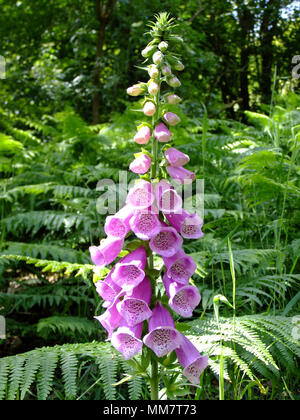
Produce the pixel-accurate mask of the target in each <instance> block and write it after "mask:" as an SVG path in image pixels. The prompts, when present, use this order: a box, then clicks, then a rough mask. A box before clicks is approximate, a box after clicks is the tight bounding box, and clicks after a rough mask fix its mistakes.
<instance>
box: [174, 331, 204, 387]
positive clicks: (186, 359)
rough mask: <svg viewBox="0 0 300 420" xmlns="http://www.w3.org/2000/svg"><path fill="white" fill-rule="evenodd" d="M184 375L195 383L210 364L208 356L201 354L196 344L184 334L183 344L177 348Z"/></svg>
mask: <svg viewBox="0 0 300 420" xmlns="http://www.w3.org/2000/svg"><path fill="white" fill-rule="evenodd" d="M176 354H177V357H178V361H179V363H180V364H181V366H182V367H183V375H184V376H185V377H186V378H187V379H188V380H189V381H190V382H191V383H192V384H194V385H197V384H198V383H199V382H200V375H201V373H202V372H203V370H204V369H205V368H206V367H207V366H208V357H207V356H201V354H200V353H199V351H198V350H197V349H196V347H195V346H194V344H193V343H192V342H191V341H190V340H189V339H188V338H187V337H185V336H184V335H183V334H182V344H181V346H180V347H179V349H176Z"/></svg>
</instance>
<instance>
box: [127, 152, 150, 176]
mask: <svg viewBox="0 0 300 420" xmlns="http://www.w3.org/2000/svg"><path fill="white" fill-rule="evenodd" d="M150 166H151V158H150V157H149V156H148V155H146V154H145V153H142V154H141V155H140V156H138V157H137V158H136V159H134V161H132V162H131V164H130V166H129V169H130V170H131V171H132V172H133V173H135V174H145V173H146V172H148V170H149V168H150Z"/></svg>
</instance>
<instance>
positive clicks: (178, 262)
mask: <svg viewBox="0 0 300 420" xmlns="http://www.w3.org/2000/svg"><path fill="white" fill-rule="evenodd" d="M163 260H164V263H165V266H166V268H167V275H168V277H170V278H171V279H172V281H175V282H176V283H181V284H187V283H188V282H189V279H190V278H191V277H192V275H193V274H194V273H195V271H196V268H197V265H196V263H195V261H194V260H193V258H192V257H190V256H188V255H186V253H185V252H184V251H183V249H180V250H179V251H178V252H176V254H174V255H173V256H172V257H170V258H166V257H163Z"/></svg>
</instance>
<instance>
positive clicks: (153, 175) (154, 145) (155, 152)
mask: <svg viewBox="0 0 300 420" xmlns="http://www.w3.org/2000/svg"><path fill="white" fill-rule="evenodd" d="M160 77H161V73H159V75H158V85H159V90H158V92H157V94H156V95H155V97H154V103H155V106H156V112H155V114H154V115H153V117H152V156H153V161H152V167H151V178H152V179H155V178H156V177H157V176H158V174H157V167H158V165H157V164H158V141H157V139H156V138H155V136H154V129H155V126H156V124H157V122H158V120H159V102H160V86H161V80H160Z"/></svg>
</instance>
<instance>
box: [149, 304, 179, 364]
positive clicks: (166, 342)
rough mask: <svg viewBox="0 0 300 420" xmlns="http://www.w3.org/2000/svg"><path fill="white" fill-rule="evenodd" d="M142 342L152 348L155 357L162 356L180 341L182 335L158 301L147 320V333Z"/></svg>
mask: <svg viewBox="0 0 300 420" xmlns="http://www.w3.org/2000/svg"><path fill="white" fill-rule="evenodd" d="M143 341H144V343H145V345H146V346H147V347H149V348H150V349H152V350H153V351H154V353H155V354H156V356H157V357H163V356H165V355H166V354H168V353H170V352H171V351H173V350H175V349H178V348H179V347H180V345H181V343H182V335H181V334H180V333H179V332H178V331H177V330H176V329H175V324H174V321H173V318H172V316H171V315H170V312H169V311H168V310H167V309H166V308H165V307H164V306H163V305H162V304H161V302H158V303H157V304H156V306H155V308H154V309H153V311H152V316H151V318H150V320H149V333H148V334H147V335H146V336H145V337H144V340H143Z"/></svg>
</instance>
